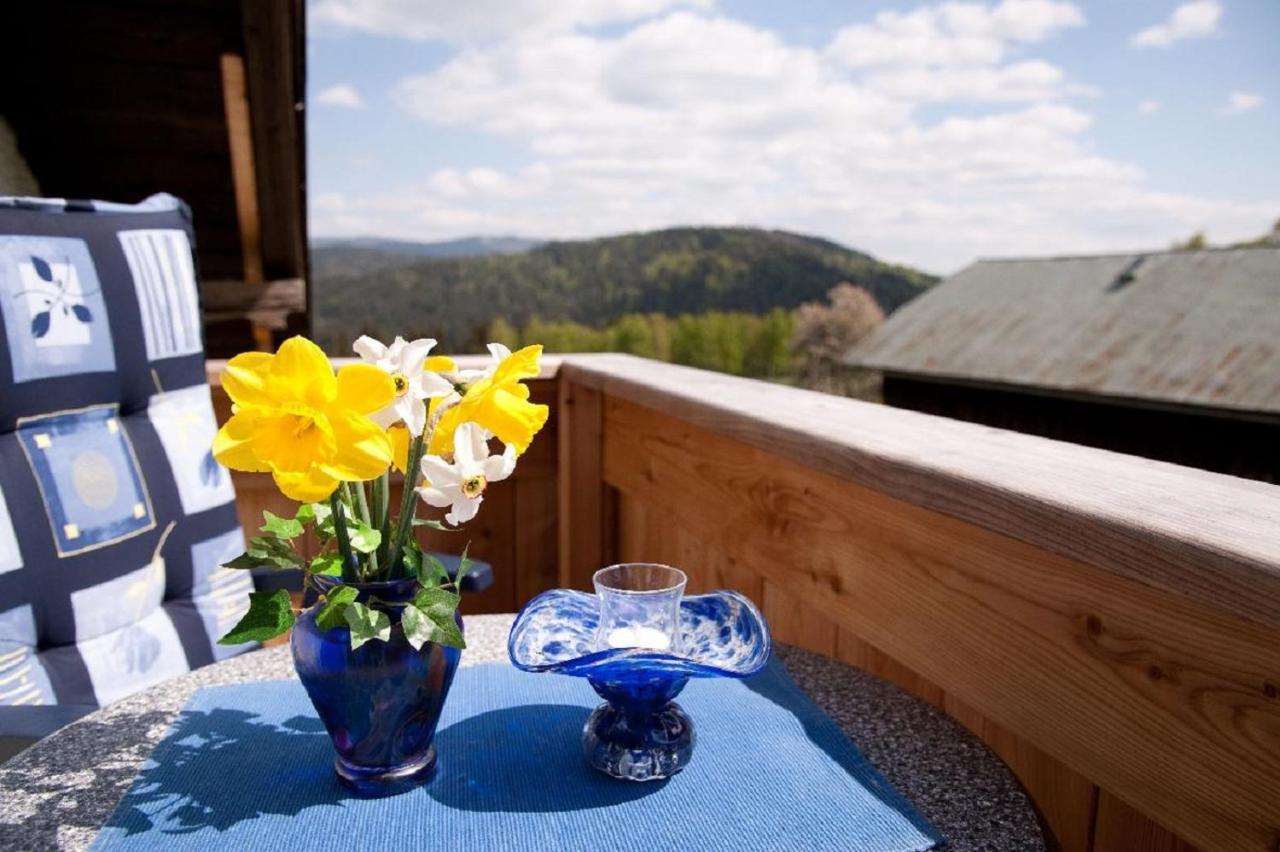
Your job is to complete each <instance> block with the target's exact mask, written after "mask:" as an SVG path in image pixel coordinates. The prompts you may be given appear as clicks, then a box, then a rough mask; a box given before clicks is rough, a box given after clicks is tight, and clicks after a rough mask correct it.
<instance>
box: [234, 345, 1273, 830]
mask: <svg viewBox="0 0 1280 852" xmlns="http://www.w3.org/2000/svg"><path fill="white" fill-rule="evenodd" d="M534 394H535V396H536V397H537V398H538V399H540V400H541V401H545V402H548V403H549V404H551V405H552V406H553V413H552V423H553V424H554V425H553V426H552V427H551V428H552V432H551V433H550V434H546V435H544V436H543V437H542V438H541V439H540V441H539V442H538V443H536V444H535V449H534V450H531V451H530V453H529V454H528V456H526V458H525V460H524V461H523V462H522V465H521V467H520V468H519V469H518V473H517V477H516V481H515V483H514V487H512V488H507V489H495V493H494V496H493V498H491V500H490V499H487V500H486V505H485V508H484V510H483V511H482V512H481V513H480V516H479V518H478V519H477V522H478V523H477V524H473V525H472V526H471V527H470V529H469V533H470V535H471V537H472V538H478V541H477V543H476V546H475V550H476V552H477V553H479V554H481V555H483V556H485V557H486V558H489V559H490V560H491V561H493V562H494V567H495V570H496V572H497V575H498V577H499V585H498V587H497V588H496V590H495V591H493V592H491V593H489V596H488V597H486V598H485V599H484V600H479V601H474V602H473V603H472V606H473V610H472V611H484V610H511V609H514V608H516V607H517V606H518V605H519V604H521V603H523V602H524V601H525V600H527V599H528V597H530V596H531V595H532V594H534V593H536V592H538V591H540V590H542V589H544V588H547V587H550V586H552V585H556V584H560V585H566V586H575V587H579V588H587V587H589V583H590V577H591V574H592V572H593V571H594V570H595V569H596V568H598V567H600V566H602V565H606V564H609V563H610V562H614V561H620V560H649V561H663V562H669V563H672V564H675V565H678V566H680V567H681V568H683V569H685V571H686V572H688V573H689V575H690V589H691V591H698V590H705V589H710V588H717V587H732V588H736V589H739V590H741V591H743V592H745V593H746V594H748V595H749V596H751V597H752V598H753V599H755V600H756V601H757V602H759V603H760V604H761V605H762V606H763V608H764V611H765V614H766V616H767V617H768V619H769V621H770V624H771V626H772V628H773V631H774V633H775V635H776V636H777V638H778V639H780V640H782V641H784V642H789V643H793V644H797V645H801V646H803V647H807V648H810V649H812V650H816V651H820V652H822V653H826V654H829V655H832V656H836V657H838V658H840V659H843V660H845V661H847V662H850V663H853V664H855V665H858V666H861V667H863V668H865V669H868V670H869V671H872V672H873V673H876V674H878V675H880V676H882V677H885V678H887V679H889V680H892V681H894V682H895V683H897V684H899V685H900V686H902V687H903V688H905V689H907V690H909V691H911V692H913V693H915V694H917V695H919V696H921V697H923V698H924V699H926V700H928V701H930V702H931V703H932V704H934V705H935V706H936V707H938V708H939V709H940V710H942V711H943V712H946V713H949V714H950V715H952V716H953V717H955V718H956V719H957V720H959V721H960V722H961V723H963V724H965V725H967V726H968V727H969V728H970V729H972V730H973V731H974V732H975V733H977V734H978V736H980V737H981V738H982V739H983V740H985V741H986V742H987V743H988V745H990V747H991V748H992V749H993V750H994V751H996V752H997V753H998V754H999V755H1000V756H1001V757H1002V758H1003V759H1004V760H1005V761H1006V762H1007V763H1008V764H1009V766H1010V767H1011V768H1012V770H1013V771H1014V772H1015V773H1016V774H1017V776H1018V777H1019V778H1020V779H1021V780H1022V783H1023V784H1024V786H1025V787H1026V789H1027V790H1028V792H1029V793H1030V795H1031V796H1032V798H1033V799H1034V800H1035V801H1036V803H1037V805H1038V807H1039V808H1040V811H1041V813H1042V815H1043V818H1044V821H1045V823H1046V826H1047V828H1048V830H1049V831H1050V833H1051V834H1052V836H1053V839H1054V842H1055V843H1056V844H1057V846H1058V847H1059V848H1062V849H1065V850H1069V852H1086V850H1095V851H1096V852H1111V850H1115V852H1119V850H1125V852H1129V850H1146V849H1151V850H1155V849H1160V850H1173V849H1190V848H1196V847H1199V848H1203V849H1248V850H1271V851H1272V852H1274V850H1275V849H1277V848H1280V847H1278V846H1277V844H1278V843H1280V488H1276V487H1274V486H1269V485H1264V484H1260V483H1254V482H1249V481H1245V480H1238V479H1233V478H1230V477H1225V476H1218V475H1214V474H1206V473H1202V472H1198V471H1194V470H1189V469H1186V468H1180V467H1176V466H1173V465H1168V464H1162V463H1157V462H1149V461H1145V460H1142V459H1138V458H1134V457H1129V456H1121V455H1117V454H1113V453H1107V452H1103V451H1099V450H1093V449H1088V448H1084V447H1079V446H1074V445H1070V444H1062V443H1058V442H1053V441H1048V440H1045V439H1040V438H1035V437H1032V436H1026V435H1020V434H1016V433H1012V432H1005V431H1000V430H995V429H990V428H986V427H982V426H977V425H973V424H967V423H961V422H957V421H950V420H945V419H942V418H936V417H930V416H927V415H922V414H917V413H913V412H908V411H901V410H897V409H891V408H887V407H884V406H877V405H871V404H867V403H861V402H856V401H852V400H847V399H841V398H836V397H831V396H826V395H822V394H816V393H811V392H808V391H802V390H797V389H793V388H787V387H781V386H776V385H770V384H766V383H763V382H757V381H752V380H746V379H738V378H733V377H729V376H724V375H720V374H714V373H708V372H704V371H700V370H692V369H688V368H683V367H675V366H670V365H665V364H658V363H655V362H650V361H644V360H641V359H637V358H633V357H630V356H622V355H591V356H570V357H566V358H565V359H564V360H563V361H561V362H560V363H559V364H552V365H550V367H549V369H548V371H547V374H546V375H545V376H544V377H543V378H542V379H540V380H539V381H537V382H535V386H534ZM237 486H238V487H239V488H241V492H240V493H241V495H242V497H241V500H242V505H243V507H244V510H245V511H244V513H243V514H244V516H245V518H246V524H247V523H249V516H250V514H251V512H252V511H257V510H260V507H261V504H262V503H263V502H264V501H266V500H267V499H269V497H266V496H263V495H264V494H268V493H269V492H267V491H266V490H265V489H263V488H259V489H258V490H256V491H254V490H245V489H246V488H252V487H253V486H249V485H247V484H246V483H244V482H243V480H237ZM500 494H501V495H503V496H500ZM557 495H558V501H557V500H556V499H554V498H555V497H556V496H557ZM250 503H255V504H256V505H253V506H252V507H250V506H249V505H248V504H250ZM556 530H558V539H557V536H556ZM557 565H558V573H557V571H556V566H557ZM1192 844H1195V846H1192Z"/></svg>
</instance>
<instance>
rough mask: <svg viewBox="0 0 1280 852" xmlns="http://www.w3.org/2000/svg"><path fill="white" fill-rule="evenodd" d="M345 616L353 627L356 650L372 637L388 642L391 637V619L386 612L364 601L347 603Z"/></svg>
mask: <svg viewBox="0 0 1280 852" xmlns="http://www.w3.org/2000/svg"><path fill="white" fill-rule="evenodd" d="M343 616H344V617H345V618H346V619H347V624H348V625H349V626H350V627H351V650H353V651H354V650H355V649H356V648H359V647H360V646H361V645H363V644H364V643H365V642H368V641H369V640H370V639H381V640H382V641H383V642H386V641H387V640H388V639H390V638H391V619H390V618H388V617H387V614H386V613H385V612H381V611H379V610H376V609H370V608H369V607H367V606H365V605H364V604H362V603H355V602H352V603H349V604H347V608H346V611H345V612H344V613H343Z"/></svg>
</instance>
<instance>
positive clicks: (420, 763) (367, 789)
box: [333, 746, 436, 798]
mask: <svg viewBox="0 0 1280 852" xmlns="http://www.w3.org/2000/svg"><path fill="white" fill-rule="evenodd" d="M333 771H334V773H336V774H337V776H338V780H339V781H341V782H342V786H344V787H346V788H347V789H348V790H351V791H352V792H354V793H356V794H358V795H360V796H362V797H365V798H377V797H380V796H394V795H395V794H396V793H400V792H403V791H405V790H408V789H410V788H412V787H416V786H418V785H419V784H423V783H425V782H427V781H429V780H431V776H433V775H435V772H436V748H435V746H431V747H430V748H429V749H427V753H426V754H424V755H423V756H422V757H421V758H419V759H418V760H415V761H413V762H412V763H407V764H405V765H404V766H398V767H396V768H394V769H389V770H379V771H373V770H370V769H365V768H362V767H359V766H353V765H351V764H350V763H347V762H345V761H343V759H342V758H341V757H338V758H337V759H335V760H334V762H333Z"/></svg>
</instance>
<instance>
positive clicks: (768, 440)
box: [564, 355, 1280, 626]
mask: <svg viewBox="0 0 1280 852" xmlns="http://www.w3.org/2000/svg"><path fill="white" fill-rule="evenodd" d="M564 372H565V375H566V376H567V377H568V378H569V379H570V380H571V381H572V382H574V383H575V384H581V385H587V386H589V387H594V388H597V389H599V390H602V391H604V392H605V393H607V394H608V395H610V396H612V397H616V398H619V399H626V400H629V401H631V402H635V403H637V404H639V405H644V406H647V407H650V408H655V409H658V410H661V411H666V412H670V413H672V414H674V415H676V416H677V417H679V418H680V420H682V421H684V422H686V423H691V424H694V425H697V426H700V427H702V428H704V429H706V430H708V431H709V432H713V433H715V434H717V435H721V436H726V437H730V438H734V439H736V440H738V441H741V442H743V444H745V445H748V446H751V447H755V448H758V449H765V450H768V451H769V452H771V453H773V454H774V455H777V456H778V457H780V458H781V459H782V460H784V461H785V462H787V463H791V464H800V465H806V466H810V467H814V468H817V469H819V470H823V471H826V472H828V473H830V474H833V475H835V476H839V477H841V478H842V479H846V480H848V481H850V482H853V483H857V484H859V485H862V486H865V487H867V488H870V489H873V490H875V491H879V492H881V493H883V494H886V495H890V496H893V497H896V498H898V499H900V500H903V501H906V502H907V503H911V504H914V505H917V506H922V507H925V508H928V509H931V510H934V511H937V512H940V513H942V514H944V515H949V516H951V517H955V518H960V519H962V520H965V521H967V522H969V523H971V524H974V525H976V526H979V527H984V528H986V529H989V530H993V531H995V532H999V533H1001V534H1003V535H1007V536H1011V537H1013V538H1017V539H1019V540H1021V541H1024V542H1027V543H1029V544H1033V545H1035V546H1037V547H1039V548H1043V549H1045V550H1048V551H1052V552H1054V553H1056V554H1059V555H1061V556H1066V557H1068V558H1071V559H1077V560H1079V561H1082V562H1085V563H1087V564H1090V565H1095V566H1098V567H1101V568H1103V569H1104V570H1106V571H1108V572H1110V573H1113V574H1117V575H1120V576H1124V577H1127V578H1129V579H1132V580H1136V581H1138V582H1140V583H1143V584H1145V585H1149V586H1153V587H1157V588H1161V589H1166V590H1169V591H1174V592H1177V593H1178V594H1181V595H1184V596H1186V597H1188V598H1190V599H1192V600H1195V601H1198V602H1201V603H1204V604H1208V605H1210V606H1214V607H1220V608H1223V609H1225V610H1228V611H1230V612H1233V613H1236V614H1238V615H1240V616H1242V617H1244V618H1249V619H1252V620H1255V621H1257V622H1259V623H1262V624H1269V625H1272V626H1280V533H1278V532H1277V530H1280V488H1277V487H1276V486H1274V485H1268V484H1266V483H1262V482H1253V481H1249V480H1243V479H1237V478H1235V477H1231V476H1223V475H1221V474H1215V473H1206V472H1204V471H1198V470H1191V469H1189V468H1185V467H1179V466H1177V465H1172V464H1167V463H1163V462H1154V461H1150V460H1148V459H1141V458H1136V457H1133V456H1125V455H1120V454H1118V453H1109V452H1105V451H1102V450H1097V449H1093V448H1090V447H1082V446H1079V445H1076V444H1068V443H1065V442H1061V441H1051V440H1048V439H1045V438H1039V437H1036V436H1034V435H1023V434H1019V433H1017V432H1009V431H1004V430H1000V429H993V428H990V427H987V426H980V425H977V424H973V423H962V422H959V421H956V420H948V419H946V418H943V417H934V416H931V415H927V414H919V413H917V412H913V411H903V410H900V409H894V408H889V407H887V406H883V405H875V404H872V403H866V402H860V401H858V400H852V399H843V398H840V397H835V396H831V395H829V394H823V393H815V392H813V391H806V390H801V389H799V388H792V387H786V386H782V385H774V384H769V383H767V382H761V381H755V380H752V379H743V378H739V377H736V376H727V375H723V374H721V373H712V372H709V371H706V370H695V369H692V368H689V367H678V366H675V365H671V364H662V363H658V362H656V361H647V360H645V359H643V358H636V357H633V356H630V355H574V356H571V357H568V358H566V360H565V364H564Z"/></svg>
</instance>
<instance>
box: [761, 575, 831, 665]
mask: <svg viewBox="0 0 1280 852" xmlns="http://www.w3.org/2000/svg"><path fill="white" fill-rule="evenodd" d="M761 610H762V611H763V612H764V618H765V621H767V622H768V623H769V632H770V634H771V635H772V636H773V638H774V641H777V642H785V643H786V644H788V645H795V646H796V647H797V648H804V649H805V650H806V651H813V652H815V653H818V654H825V655H826V656H828V657H834V656H836V626H835V624H833V623H832V622H830V621H828V620H827V619H825V618H822V617H821V616H817V615H814V614H813V613H812V612H811V611H810V610H809V607H807V606H806V605H805V604H804V602H803V601H801V600H799V599H798V598H796V597H795V596H794V595H789V594H787V593H786V592H784V591H783V590H782V589H781V588H780V587H779V586H776V585H774V584H773V583H767V582H766V583H764V601H763V604H762V605H761Z"/></svg>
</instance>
